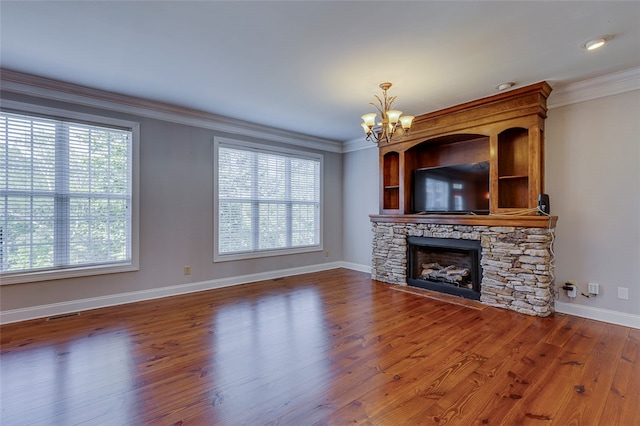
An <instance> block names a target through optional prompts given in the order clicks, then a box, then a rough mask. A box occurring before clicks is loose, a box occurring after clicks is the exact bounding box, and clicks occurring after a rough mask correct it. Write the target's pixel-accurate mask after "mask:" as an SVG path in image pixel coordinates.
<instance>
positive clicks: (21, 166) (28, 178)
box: [0, 108, 137, 283]
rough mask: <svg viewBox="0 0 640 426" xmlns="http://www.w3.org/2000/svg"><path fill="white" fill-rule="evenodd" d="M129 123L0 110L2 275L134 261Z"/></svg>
mask: <svg viewBox="0 0 640 426" xmlns="http://www.w3.org/2000/svg"><path fill="white" fill-rule="evenodd" d="M42 109H43V110H44V109H45V108H42ZM76 115H77V116H80V115H81V114H76ZM83 117H85V118H87V117H89V116H86V115H83ZM93 118H95V117H93ZM128 124H129V127H128V128H123V127H113V126H107V125H96V124H88V123H87V122H84V121H72V120H66V119H57V118H56V119H53V118H47V117H45V116H35V115H25V114H22V113H12V112H5V111H2V112H0V186H1V187H0V212H1V213H0V273H2V280H3V283H11V282H24V281H36V280H41V279H52V278H63V277H69V276H78V275H91V274H96V273H105V272H110V271H112V272H119V271H121V270H132V269H136V268H137V265H135V262H134V257H135V258H136V259H137V256H134V254H135V253H134V250H133V247H132V243H133V238H132V236H133V233H132V218H133V215H132V210H133V208H132V202H133V191H132V189H133V173H132V164H133V151H134V149H133V148H134V144H133V138H134V131H133V126H131V125H132V124H134V123H128ZM105 267H106V268H107V269H105ZM114 267H115V268H116V269H113V268H114ZM109 268H112V269H111V270H110V269H109ZM118 268H119V269H118Z"/></svg>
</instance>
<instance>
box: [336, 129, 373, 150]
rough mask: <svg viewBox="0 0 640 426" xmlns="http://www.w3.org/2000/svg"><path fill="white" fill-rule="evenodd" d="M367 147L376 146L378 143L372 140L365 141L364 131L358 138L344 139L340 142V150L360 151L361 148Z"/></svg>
mask: <svg viewBox="0 0 640 426" xmlns="http://www.w3.org/2000/svg"><path fill="white" fill-rule="evenodd" d="M369 148H378V144H377V143H372V142H367V140H366V139H365V136H364V133H363V134H362V137H361V138H358V139H352V140H350V141H345V142H344V143H343V144H342V152H343V153H345V152H353V151H360V150H362V149H369Z"/></svg>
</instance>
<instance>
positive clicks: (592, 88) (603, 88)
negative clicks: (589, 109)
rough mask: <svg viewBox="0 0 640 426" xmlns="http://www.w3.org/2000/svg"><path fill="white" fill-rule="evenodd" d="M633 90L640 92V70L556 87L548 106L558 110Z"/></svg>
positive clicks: (626, 71) (621, 72)
mask: <svg viewBox="0 0 640 426" xmlns="http://www.w3.org/2000/svg"><path fill="white" fill-rule="evenodd" d="M632 90H640V68H632V69H629V70H625V71H620V72H616V73H611V74H606V75H602V76H598V77H594V78H590V79H588V80H582V81H578V82H576V83H571V84H567V85H564V86H557V87H556V86H554V88H553V92H551V96H549V100H548V101H547V106H548V107H549V109H551V108H558V107H561V106H566V105H571V104H575V103H578V102H584V101H590V100H592V99H598V98H603V97H605V96H611V95H618V94H620V93H625V92H630V91H632Z"/></svg>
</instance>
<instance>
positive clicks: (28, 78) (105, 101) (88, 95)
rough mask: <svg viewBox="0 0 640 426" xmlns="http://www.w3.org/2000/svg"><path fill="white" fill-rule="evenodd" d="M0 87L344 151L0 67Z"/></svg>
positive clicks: (225, 119) (311, 138)
mask: <svg viewBox="0 0 640 426" xmlns="http://www.w3.org/2000/svg"><path fill="white" fill-rule="evenodd" d="M0 75H1V79H0V89H2V90H4V91H6V92H12V93H19V94H23V95H29V96H34V97H38V98H44V99H50V100H55V101H60V102H69V103H72V104H76V105H84V106H88V107H95V108H101V109H105V110H110V111H116V112H121V113H127V114H133V115H138V116H142V117H146V118H153V119H157V120H162V121H168V122H171V123H177V124H184V125H188V126H195V127H200V128H204V129H210V130H216V131H219V132H225V133H230V134H233V135H239V136H246V137H252V138H256V139H262V140H267V141H272V142H280V143H286V144H289V145H295V146H299V147H304V148H309V149H317V150H321V151H329V152H338V153H339V152H342V143H341V142H338V141H334V140H330V139H323V138H318V137H314V136H309V135H303V134H300V133H295V132H290V131H287V130H282V129H276V128H273V127H269V126H263V125H260V124H255V123H251V122H248V121H243V120H236V119H233V118H229V117H223V116H220V115H215V114H211V113H207V112H203V111H198V110H193V109H189V108H184V107H179V106H175V105H170V104H167V103H163V102H156V101H150V100H147V99H141V98H136V97H132V96H127V95H121V94H118V93H112V92H107V91H104V90H100V89H94V88H90V87H85V86H79V85H76V84H72V83H66V82H62V81H58V80H52V79H48V78H44V77H39V76H34V75H31V74H25V73H21V72H17V71H12V70H6V69H0Z"/></svg>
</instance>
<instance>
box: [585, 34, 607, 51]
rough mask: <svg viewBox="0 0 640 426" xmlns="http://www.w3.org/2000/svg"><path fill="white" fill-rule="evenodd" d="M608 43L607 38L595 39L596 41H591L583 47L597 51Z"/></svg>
mask: <svg viewBox="0 0 640 426" xmlns="http://www.w3.org/2000/svg"><path fill="white" fill-rule="evenodd" d="M606 42H607V38H606V37H600V38H594V39H591V40H589V41H588V42H586V43H585V44H583V45H582V47H583V48H585V49H587V50H595V49H597V48H599V47H602V46H604V44H605V43H606Z"/></svg>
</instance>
